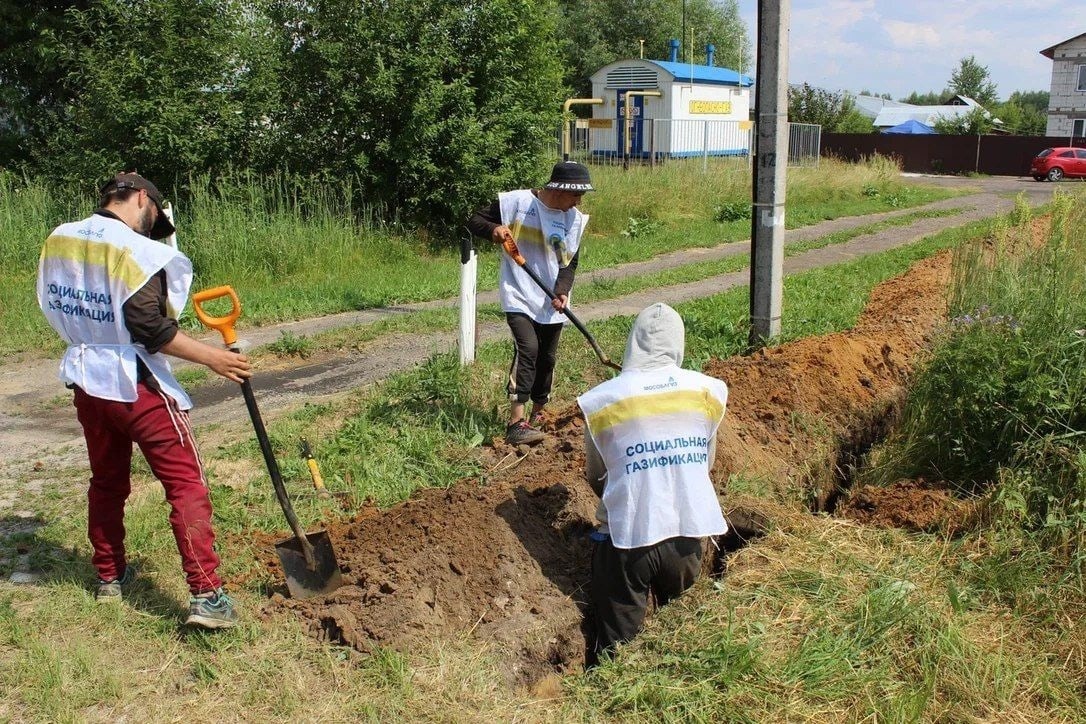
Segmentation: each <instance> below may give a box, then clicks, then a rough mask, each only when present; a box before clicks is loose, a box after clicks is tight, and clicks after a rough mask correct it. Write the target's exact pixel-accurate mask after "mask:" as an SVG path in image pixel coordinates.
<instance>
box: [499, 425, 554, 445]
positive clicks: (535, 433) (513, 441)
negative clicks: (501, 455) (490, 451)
mask: <svg viewBox="0 0 1086 724" xmlns="http://www.w3.org/2000/svg"><path fill="white" fill-rule="evenodd" d="M545 437H546V435H544V434H543V433H541V432H540V431H539V430H536V429H535V428H534V427H532V426H531V425H529V424H528V422H527V421H526V420H518V421H517V422H514V423H513V424H512V425H510V426H509V427H507V428H505V441H506V442H507V443H509V444H510V445H534V444H536V443H537V442H539V441H540V440H542V439H543V438H545Z"/></svg>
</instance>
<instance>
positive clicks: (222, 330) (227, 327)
mask: <svg viewBox="0 0 1086 724" xmlns="http://www.w3.org/2000/svg"><path fill="white" fill-rule="evenodd" d="M219 297H230V301H231V302H232V303H233V307H232V309H231V310H230V312H229V313H228V314H226V315H225V316H222V317H212V316H210V315H209V314H207V313H206V312H204V310H203V307H201V306H200V305H201V304H203V303H204V302H208V301H210V300H212V299H218V298H219ZM192 306H193V309H194V310H195V311H196V316H197V318H199V320H200V321H201V322H203V324H204V325H205V326H207V327H210V328H211V329H214V330H217V331H218V332H219V334H221V335H222V341H223V344H225V345H226V346H227V348H228V349H230V350H231V351H233V352H237V351H239V350H238V348H237V347H236V346H235V344H236V343H237V339H238V337H237V334H236V333H235V332H234V322H235V321H237V318H238V316H240V315H241V302H240V301H239V300H238V295H237V293H236V292H235V291H234V290H233V288H232V287H229V286H222V287H215V288H213V289H205V290H204V291H202V292H197V293H196V294H193V295H192ZM241 393H242V395H244V397H245V406H246V407H248V408H249V417H250V418H251V419H252V421H253V429H254V430H256V439H257V440H258V441H259V442H260V451H261V452H262V453H264V463H265V464H266V465H267V466H268V474H269V475H270V476H271V480H272V487H274V488H275V497H276V498H278V499H279V506H280V507H281V508H282V509H283V514H284V515H285V516H286V517H287V523H289V524H290V529H291V530H292V531H294V537H293V538H287V539H286V540H284V541H280V542H279V543H276V544H275V552H276V553H277V554H278V555H279V563H280V564H281V565H282V566H283V573H284V574H285V575H286V579H287V590H288V591H289V592H290V595H291V596H292V597H294V598H309V597H311V596H319V595H321V594H324V593H330V592H332V591H334V590H336V589H337V588H339V587H340V586H341V585H343V579H342V576H341V575H340V570H339V564H338V563H337V562H336V554H335V551H333V550H332V540H331V539H330V538H329V537H328V533H327V532H326V531H323V530H319V531H316V532H314V533H309V534H306V533H305V531H303V530H302V526H301V525H300V524H299V523H298V516H296V515H295V514H294V506H292V505H291V504H290V498H289V497H288V496H287V489H286V487H285V486H284V485H283V476H282V475H281V474H280V473H279V464H278V463H277V462H276V461H275V454H274V453H273V452H272V446H271V441H270V440H268V432H267V430H265V429H264V420H263V419H262V418H261V417H260V410H259V409H258V408H257V406H256V397H254V396H253V388H252V385H250V384H249V380H248V379H245V380H242V382H241Z"/></svg>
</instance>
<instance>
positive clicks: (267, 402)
mask: <svg viewBox="0 0 1086 724" xmlns="http://www.w3.org/2000/svg"><path fill="white" fill-rule="evenodd" d="M924 182H926V183H928V182H934V183H940V184H945V185H957V186H964V187H966V188H969V189H971V190H974V191H976V192H975V193H972V194H970V195H967V196H963V197H957V198H954V199H950V200H947V201H942V202H938V203H935V204H931V205H929V206H927V207H923V208H936V209H937V208H944V209H945V208H958V207H960V208H962V209H964V211H962V212H961V213H959V214H955V215H953V216H948V217H940V218H934V219H922V220H919V221H917V222H915V223H913V224H910V225H907V226H902V227H895V228H891V229H886V230H883V231H880V232H878V233H875V234H868V235H865V236H860V237H856V238H854V239H852V240H850V241H848V242H846V243H842V244H837V245H834V246H830V247H825V248H822V249H816V250H812V251H808V252H805V253H802V254H798V255H796V256H792V257H789V258H787V259H786V260H785V272H786V273H796V272H799V271H803V270H806V269H811V268H814V267H818V266H824V265H829V264H836V263H839V262H841V261H845V260H847V259H851V258H856V257H858V256H862V255H865V254H871V253H877V252H880V251H885V250H887V249H890V248H894V247H897V246H902V245H906V244H909V243H912V242H913V241H916V240H918V239H920V238H923V237H925V236H927V235H930V234H932V233H936V232H938V231H940V230H942V229H946V228H951V227H956V226H961V225H963V224H965V223H968V222H970V221H974V220H977V219H982V218H988V217H991V216H994V215H996V214H999V213H1002V212H1005V211H1007V210H1008V209H1009V208H1011V206H1012V205H1013V196H1014V194H1015V193H1018V192H1025V193H1027V194H1028V195H1029V198H1030V200H1031V202H1032V203H1034V204H1040V203H1044V202H1045V201H1047V200H1048V199H1049V198H1050V196H1051V194H1052V192H1053V190H1054V189H1055V188H1057V187H1058V185H1056V184H1038V183H1035V182H1033V181H1032V180H1028V179H1025V180H1021V179H1007V178H998V179H947V178H940V179H932V178H926V179H924ZM912 211H915V209H904V210H898V211H891V212H886V213H882V214H875V215H870V216H863V217H853V218H847V219H837V220H834V221H827V222H823V223H820V224H816V225H813V226H809V227H804V228H802V229H796V230H792V231H789V232H788V233H787V235H786V243H790V244H794V243H798V242H801V241H805V240H810V239H816V238H820V237H823V236H826V235H828V234H832V233H835V232H837V231H841V230H843V229H848V228H856V227H858V226H863V225H868V224H871V223H873V222H876V221H879V220H881V219H884V218H889V217H892V216H899V215H902V214H907V213H910V212H912ZM748 250H749V243H748V242H738V243H732V244H726V245H722V246H718V247H714V248H711V249H693V250H685V251H681V252H675V253H671V254H666V255H662V256H660V257H657V258H656V259H653V260H651V261H648V262H638V263H633V264H626V265H621V266H618V267H615V268H612V269H605V270H599V271H596V272H591V273H589V274H587V275H584V277H582V278H585V277H587V278H589V279H592V278H599V279H610V278H618V277H622V276H631V275H638V274H644V273H647V272H650V271H659V270H661V269H664V268H672V267H676V266H681V265H686V264H691V263H696V262H697V261H701V260H706V261H707V260H715V259H721V258H725V257H729V256H734V255H737V254H742V253H746V252H747V251H748ZM748 276H749V275H748V272H747V271H739V272H735V273H731V274H725V275H721V276H717V277H711V278H708V279H704V280H701V281H698V282H692V283H689V284H681V285H675V286H670V287H665V288H659V289H651V290H645V291H642V292H638V293H634V294H631V295H628V296H625V297H621V298H617V299H612V300H608V301H602V302H598V303H595V304H592V305H587V306H585V307H581V308H579V309H578V313H579V314H580V316H581V317H582V318H584V319H586V320H595V319H603V318H607V317H611V316H616V315H631V314H636V313H637V312H638V311H640V310H641V309H642V308H644V307H645V306H646V305H647V304H649V303H651V302H654V301H659V300H663V301H667V302H669V303H673V304H674V303H679V302H683V301H688V300H691V299H696V298H700V297H705V296H711V295H714V294H719V293H721V292H723V291H726V290H727V289H730V288H732V287H735V286H742V285H745V284H746V283H747V281H748ZM491 297H494V299H491ZM487 301H496V297H495V295H494V293H484V294H482V295H480V303H486V302H487ZM455 304H456V300H436V301H433V302H425V303H420V304H413V305H404V306H401V307H395V308H389V309H375V310H367V311H363V312H351V313H347V314H339V315H330V316H328V317H323V318H320V319H317V320H305V321H301V322H292V323H287V324H282V325H275V326H270V327H264V328H257V329H250V330H246V331H245V333H244V336H245V337H246V338H247V339H248V341H249V342H250V343H252V344H254V345H259V344H266V343H268V342H271V341H274V340H275V339H277V338H278V337H279V335H280V334H281V333H282V332H284V331H295V332H297V333H301V332H303V331H304V332H305V333H307V334H312V333H315V332H317V331H323V330H327V329H334V328H338V327H344V326H351V325H359V324H366V323H372V322H374V321H378V320H380V319H386V318H389V317H391V316H395V315H400V314H405V313H408V312H411V311H416V310H419V309H432V308H440V307H451V306H455ZM505 335H506V330H505V328H504V326H502V325H497V324H484V325H481V326H480V329H479V336H480V341H481V342H488V341H492V340H499V339H503V338H504V337H505ZM208 339H211V337H209V338H208ZM455 344H456V335H455V333H454V332H437V333H427V334H425V335H411V334H394V335H388V336H386V337H383V338H382V339H381V342H380V344H379V345H374V348H376V351H375V352H369V353H352V354H344V355H342V356H338V357H335V358H332V359H326V360H323V361H320V362H315V363H305V362H303V363H302V364H300V365H298V366H296V367H291V368H288V369H279V370H273V371H265V372H262V373H261V374H260V376H259V378H258V380H257V383H256V386H257V387H258V394H259V396H260V402H261V409H262V411H263V412H265V413H267V414H268V415H269V416H274V415H275V414H276V413H277V412H281V411H284V410H288V409H291V408H293V407H296V406H298V405H300V404H302V403H303V402H305V401H310V402H313V401H318V400H323V399H328V398H330V397H334V396H336V395H337V394H340V393H343V392H346V391H348V390H350V389H353V388H356V387H359V386H364V385H367V384H370V383H372V382H374V381H376V380H379V379H382V378H384V377H386V376H388V375H389V374H391V373H393V372H396V371H398V370H403V369H408V368H410V367H413V366H415V365H418V364H420V363H422V362H424V361H425V360H426V359H428V358H429V357H430V356H431V355H433V354H434V353H436V352H439V351H448V350H452V349H454V348H455ZM55 375H56V362H55V361H52V360H50V361H41V360H39V361H31V362H24V363H18V364H9V365H0V456H2V459H4V460H5V461H7V462H6V465H5V466H4V468H3V470H2V472H0V491H3V492H0V511H3V510H5V509H9V508H11V507H12V506H13V505H14V504H15V502H16V499H17V494H18V491H16V490H15V486H14V485H13V483H14V482H15V481H18V480H20V479H24V478H25V474H26V472H27V471H28V470H30V469H32V468H33V467H34V466H35V465H42V464H45V465H48V466H52V467H58V466H59V467H63V466H66V465H69V464H79V463H80V461H81V460H83V456H84V453H83V441H82V435H81V432H80V429H79V426H78V423H77V422H76V420H75V415H74V414H72V412H71V410H70V409H69V407H68V404H69V403H68V396H67V395H66V394H65V390H63V388H62V387H60V385H59V384H58V383H57V381H56V377H55ZM193 399H194V401H195V403H196V409H195V410H194V412H193V421H194V422H195V424H197V425H198V426H206V425H211V424H218V425H223V424H227V425H234V426H235V427H237V428H239V429H240V428H241V427H243V426H244V424H245V408H244V405H243V404H242V401H241V399H240V392H239V391H238V388H237V387H236V386H234V385H230V384H226V383H223V382H213V383H209V384H205V385H202V386H200V387H199V388H198V389H196V390H195V392H194V394H193Z"/></svg>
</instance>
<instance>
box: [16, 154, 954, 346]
mask: <svg viewBox="0 0 1086 724" xmlns="http://www.w3.org/2000/svg"><path fill="white" fill-rule="evenodd" d="M594 173H595V174H596V176H595V177H594V183H595V184H596V186H597V187H598V188H599V189H600V191H599V192H598V193H595V194H591V195H589V196H588V197H587V199H586V201H585V210H586V211H587V212H588V213H590V214H591V215H592V217H593V221H592V222H591V224H590V226H589V234H588V237H587V238H586V239H585V242H584V251H583V253H582V259H581V264H582V266H581V269H582V270H584V271H591V270H592V269H597V268H604V267H609V266H612V265H614V264H618V263H623V262H628V261H641V260H645V259H649V258H651V257H652V256H654V255H656V254H659V253H662V252H666V251H674V250H677V249H688V248H694V247H699V246H714V245H717V244H720V243H724V242H728V241H735V240H740V239H745V238H748V237H749V233H750V224H749V222H746V221H736V222H730V223H723V224H722V223H719V222H717V221H715V220H714V219H715V210H714V209H715V206H714V205H715V204H718V203H719V202H720V201H722V200H728V199H731V200H734V201H743V200H746V199H749V196H750V190H749V183H750V181H749V174H748V173H747V172H746V170H745V167H743V168H737V167H736V166H734V165H721V166H713V167H712V169H711V172H710V173H709V174H703V173H702V171H701V166H700V164H668V165H667V166H665V167H663V168H659V169H656V171H651V170H649V169H632V170H631V171H628V172H624V171H622V170H621V169H613V168H606V167H605V168H599V169H596V170H595V171H594ZM789 178H790V181H789V183H790V189H789V216H788V223H789V226H793V227H794V226H796V225H804V224H810V223H815V222H817V221H821V220H823V219H828V218H837V217H840V216H856V215H863V214H867V213H874V212H880V211H886V210H888V209H893V208H898V207H901V206H909V205H919V204H923V203H927V202H929V201H934V200H938V199H942V198H946V197H948V196H950V195H953V193H954V192H951V191H947V190H944V189H931V188H924V187H918V186H912V185H908V184H906V183H904V182H903V181H902V180H901V179H900V178H899V177H898V176H897V169H896V167H894V166H892V165H888V164H886V163H883V162H874V163H871V164H868V165H845V164H840V163H836V162H830V161H827V162H825V163H823V164H822V165H821V166H820V167H819V168H818V169H808V168H804V169H796V170H795V172H794V173H792V174H790V177H789ZM691 188H697V189H698V193H694V194H692V193H690V189H691ZM872 189H874V190H875V193H872ZM186 194H187V195H186V201H185V202H184V203H181V204H180V205H179V206H178V209H177V225H178V228H179V230H180V231H179V234H178V242H179V245H180V247H181V249H182V250H183V251H184V252H185V253H186V254H188V255H189V256H190V257H191V258H192V260H193V264H194V267H195V271H196V280H195V283H194V287H193V288H194V289H203V288H207V287H211V286H217V285H220V284H231V285H232V286H234V288H235V289H236V290H237V292H238V294H239V295H240V297H241V299H242V304H243V309H244V314H243V317H242V320H241V324H242V326H243V327H244V326H245V325H254V324H256V325H259V324H269V323H274V322H278V321H284V320H291V319H301V318H305V317H311V316H318V315H323V314H331V313H335V312H341V311H348V310H354V309H366V308H372V307H379V306H388V305H393V304H399V303H405V302H412V301H424V300H430V299H440V298H446V297H452V296H455V295H456V294H457V292H458V286H459V270H458V266H459V257H458V255H457V253H456V252H455V251H454V250H452V249H449V248H448V246H447V245H446V246H440V245H437V244H436V243H434V242H433V241H432V240H429V239H424V238H420V237H419V236H417V235H414V234H412V233H410V232H408V231H407V230H405V229H402V228H401V227H399V226H395V225H384V224H381V223H379V222H377V221H376V220H375V218H374V215H373V214H372V213H371V212H370V210H368V209H359V208H356V207H355V206H353V205H352V203H351V201H350V199H351V190H350V188H347V187H343V186H336V187H333V186H326V185H321V184H317V183H312V184H297V183H291V182H289V181H287V180H286V179H284V178H281V177H277V176H271V177H255V176H251V175H236V176H233V177H229V178H225V179H220V180H218V181H217V182H216V183H215V184H212V183H211V182H210V181H209V180H208V179H206V178H196V179H192V180H191V181H190V183H189V188H188V189H187V192H186ZM91 203H92V200H91V199H89V198H85V197H79V196H77V195H76V194H75V193H74V192H72V191H69V190H63V189H54V188H50V187H49V186H47V185H46V184H44V183H42V182H39V181H35V180H25V179H20V178H17V177H15V176H13V175H11V174H9V173H2V174H0V262H2V266H0V282H2V283H0V332H2V334H0V358H4V357H11V356H13V355H16V354H28V355H41V354H44V355H47V356H53V355H55V354H56V353H57V352H58V351H59V350H60V349H61V345H60V343H59V342H58V341H57V339H56V336H55V334H53V332H52V331H51V330H50V329H49V328H48V326H47V325H46V323H45V321H44V318H43V317H42V315H41V313H40V312H39V311H38V309H37V307H36V303H35V301H34V293H33V289H34V279H35V274H36V267H37V259H38V253H39V251H40V248H41V242H42V240H43V239H44V237H45V236H46V235H47V234H48V232H49V230H51V229H52V228H54V227H55V226H56V225H57V224H60V223H63V222H65V221H69V220H72V219H74V218H79V217H81V216H83V215H85V214H87V213H89V212H90V211H91ZM642 218H643V219H645V220H646V221H647V222H651V223H647V224H646V229H647V227H651V230H645V231H644V232H643V233H637V234H636V235H635V236H633V237H630V236H624V235H623V234H622V232H623V231H626V230H629V229H630V228H631V221H630V220H631V219H635V220H636V219H642ZM636 223H637V222H634V226H636ZM480 249H481V254H480V265H479V267H480V268H479V279H480V288H481V289H492V288H495V287H496V284H497V260H498V258H497V253H496V250H495V249H494V247H493V246H492V245H490V244H487V243H485V242H483V243H481V244H480ZM182 321H183V324H184V326H185V328H186V329H190V330H192V329H197V328H198V325H197V323H196V322H195V320H194V318H193V317H192V315H191V314H189V315H186V318H184V319H183V320H182Z"/></svg>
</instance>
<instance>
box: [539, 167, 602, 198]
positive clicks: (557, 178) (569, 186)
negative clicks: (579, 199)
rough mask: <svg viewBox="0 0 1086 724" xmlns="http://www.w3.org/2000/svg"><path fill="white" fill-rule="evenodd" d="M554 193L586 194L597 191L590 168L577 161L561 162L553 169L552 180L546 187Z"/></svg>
mask: <svg viewBox="0 0 1086 724" xmlns="http://www.w3.org/2000/svg"><path fill="white" fill-rule="evenodd" d="M543 188H545V189H553V190H554V191H574V192H579V193H584V192H585V191H595V189H594V188H592V179H591V178H589V176H588V167H587V166H584V165H582V164H579V163H577V162H576V161H559V162H558V163H556V164H554V168H552V169H551V180H550V181H548V182H547V185H546V186H544V187H543Z"/></svg>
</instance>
